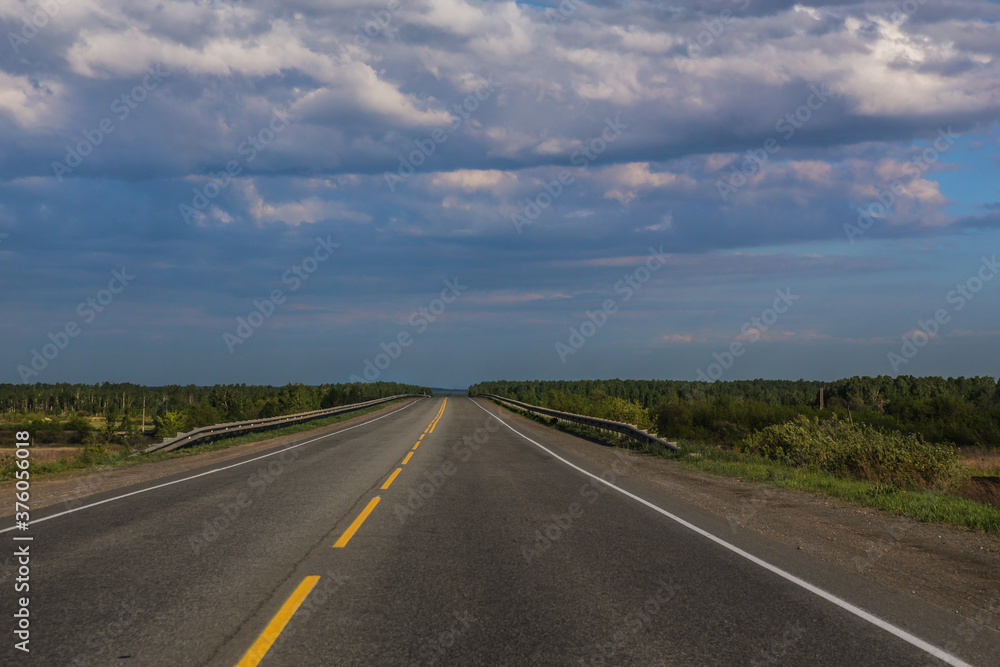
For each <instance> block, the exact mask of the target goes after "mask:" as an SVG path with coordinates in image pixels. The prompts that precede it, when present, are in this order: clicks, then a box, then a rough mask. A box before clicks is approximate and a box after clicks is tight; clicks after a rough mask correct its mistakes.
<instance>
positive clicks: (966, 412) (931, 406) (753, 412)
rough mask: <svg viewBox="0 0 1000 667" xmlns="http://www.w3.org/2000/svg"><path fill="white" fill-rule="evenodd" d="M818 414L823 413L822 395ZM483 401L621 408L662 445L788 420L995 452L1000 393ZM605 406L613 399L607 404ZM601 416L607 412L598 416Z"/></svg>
mask: <svg viewBox="0 0 1000 667" xmlns="http://www.w3.org/2000/svg"><path fill="white" fill-rule="evenodd" d="M821 390H822V395H823V399H822V400H823V408H822V409H821V408H820V391H821ZM477 393H489V394H497V395H500V396H506V397H508V398H513V399H516V400H519V401H524V402H525V403H532V404H534V405H541V406H544V407H549V408H553V409H556V410H564V411H567V412H577V413H582V414H589V415H593V416H596V417H603V418H611V417H610V416H606V414H607V413H609V412H618V413H620V412H621V410H622V407H621V403H620V401H626V402H628V403H631V404H634V405H635V406H636V407H638V408H641V409H642V410H645V412H646V415H647V416H648V418H649V420H650V421H651V422H652V423H654V424H655V425H656V428H657V429H658V432H659V433H660V434H661V435H663V436H666V437H672V438H677V437H679V438H688V439H698V440H702V441H709V442H711V441H717V442H734V441H736V440H741V439H743V438H745V437H746V436H747V435H749V434H750V433H752V432H754V431H756V430H758V429H762V428H766V427H768V426H772V425H775V424H782V423H786V422H788V421H791V420H794V419H795V418H796V417H797V416H799V415H804V416H807V417H816V418H818V419H820V420H823V419H832V418H833V417H834V415H836V416H837V417H838V418H839V419H843V420H848V421H852V422H859V423H862V424H868V425H871V426H877V427H880V428H887V429H891V430H895V431H899V432H900V433H903V434H919V435H921V436H923V437H924V438H925V439H926V440H928V441H929V442H939V443H952V444H956V445H960V446H981V447H997V446H1000V386H998V381H997V380H996V379H994V378H991V377H985V376H983V377H972V378H964V377H959V378H941V377H914V376H909V375H903V376H897V377H890V376H885V375H880V376H878V377H852V378H844V379H841V380H836V381H833V382H820V381H811V380H737V381H731V382H711V383H709V382H699V381H678V380H619V379H613V380H577V381H538V380H533V381H507V380H499V381H492V382H481V383H479V384H476V385H473V386H471V387H470V388H469V394H470V395H473V394H477ZM610 399H618V402H612V401H611V400H610ZM602 413H605V414H602Z"/></svg>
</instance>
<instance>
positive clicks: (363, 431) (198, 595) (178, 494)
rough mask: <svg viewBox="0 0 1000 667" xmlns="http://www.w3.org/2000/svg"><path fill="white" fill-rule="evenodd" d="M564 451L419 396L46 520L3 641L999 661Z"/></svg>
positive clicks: (410, 653)
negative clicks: (24, 605)
mask: <svg viewBox="0 0 1000 667" xmlns="http://www.w3.org/2000/svg"><path fill="white" fill-rule="evenodd" d="M494 415H496V416H494ZM497 417H499V419H498V418H497ZM345 428H346V427H345ZM561 437H565V436H564V435H561ZM556 440H557V438H555V437H553V432H552V431H549V430H548V429H546V428H544V427H542V426H540V425H538V424H535V423H533V422H530V421H528V420H525V419H523V418H520V417H517V416H514V415H511V414H510V413H508V412H506V411H504V410H502V409H500V408H498V407H496V406H494V405H492V404H490V403H488V402H485V401H478V400H472V399H468V398H448V399H447V400H445V399H440V398H433V399H421V400H415V401H410V402H407V403H405V404H400V405H397V406H395V407H394V408H393V409H392V410H390V411H388V413H383V414H381V415H380V416H378V417H377V418H375V419H373V418H371V417H365V418H363V419H362V420H361V421H360V423H357V424H355V425H353V426H351V427H350V428H349V429H348V430H344V429H339V430H335V431H334V432H333V433H332V434H330V435H326V436H323V437H320V438H317V436H316V434H315V432H313V433H303V434H302V435H301V437H300V438H299V440H297V441H296V442H295V443H294V444H293V445H290V446H284V447H282V448H280V449H274V450H267V451H265V452H263V453H261V452H257V453H254V454H253V455H248V456H246V457H243V458H237V459H232V460H229V461H226V462H225V463H222V464H219V463H216V464H214V465H213V466H209V467H206V468H204V469H200V470H195V471H189V472H185V473H183V474H180V475H176V476H174V477H172V478H163V479H159V480H156V481H153V482H148V483H145V484H141V485H137V486H135V487H128V488H124V489H117V490H115V491H111V492H108V493H104V494H100V495H97V496H93V497H90V498H87V499H85V500H84V501H83V502H82V503H80V507H78V508H74V509H73V511H70V512H68V513H67V512H66V509H67V508H65V507H63V506H54V507H50V508H46V509H44V510H39V511H37V512H35V513H34V515H33V517H32V518H33V521H34V523H33V524H32V525H31V526H30V530H29V531H28V534H30V535H31V536H32V537H33V540H32V541H31V542H30V545H31V546H30V549H31V555H32V557H31V574H30V586H31V588H30V597H31V600H30V613H31V618H30V629H31V635H30V645H29V646H30V653H28V654H24V653H22V652H21V651H18V650H16V649H14V648H13V644H14V642H15V641H17V640H16V638H12V634H11V633H10V632H7V633H5V634H6V636H7V637H8V640H7V642H6V645H5V646H4V647H3V652H2V653H0V655H2V656H4V657H3V659H2V660H0V662H2V663H3V664H5V665H6V664H10V665H15V664H25V665H29V664H30V665H35V664H37V665H47V666H48V665H122V666H128V665H136V666H138V665H142V666H146V665H169V666H171V667H174V666H177V665H225V666H230V667H231V666H233V665H246V666H249V665H257V664H260V665H263V666H265V667H267V666H277V665H289V666H292V665H295V666H298V665H324V666H328V665H419V664H423V665H431V664H442V665H443V664H453V665H581V664H585V665H727V666H728V665H752V664H758V665H778V664H788V665H801V664H810V665H845V664H846V665H924V664H926V665H935V664H947V663H951V664H963V662H962V661H965V662H967V663H968V664H977V665H988V664H997V663H998V658H997V656H998V655H1000V640H998V635H997V633H995V632H993V631H992V630H989V629H986V628H976V629H975V631H974V632H970V631H969V629H968V627H967V624H966V626H963V624H962V619H961V618H960V617H958V616H956V615H954V614H951V613H949V612H947V611H945V610H943V609H940V608H937V607H934V606H932V605H929V604H927V603H924V602H921V601H920V600H918V599H917V598H916V597H911V596H909V595H905V594H904V593H901V592H896V591H891V590H887V589H881V588H878V587H875V586H873V585H872V584H870V583H869V582H867V581H865V580H864V579H863V578H861V577H860V576H858V575H856V574H854V573H850V572H844V571H842V570H839V569H836V568H834V567H832V566H829V565H827V564H825V563H823V562H821V561H817V560H815V559H812V558H811V557H809V556H808V555H805V554H804V553H803V552H797V551H795V550H794V549H790V548H788V547H786V546H783V545H778V544H775V543H771V542H769V541H768V540H766V539H765V538H764V537H762V536H759V535H757V534H755V533H751V532H749V531H740V533H739V534H735V533H734V532H733V531H732V530H731V529H730V527H729V525H728V523H727V522H726V520H725V519H723V518H721V517H718V516H715V515H713V514H710V513H707V512H704V511H702V510H700V509H697V508H695V507H693V506H691V505H689V504H687V503H684V502H682V501H679V500H677V499H674V498H671V497H669V496H667V495H666V494H664V493H663V492H661V491H658V490H656V489H654V488H651V487H647V486H644V485H642V484H641V483H639V482H636V481H635V480H633V479H630V478H629V477H628V476H627V474H625V471H622V470H618V471H616V470H613V469H612V470H602V469H600V468H599V467H596V466H595V465H594V464H592V463H590V462H588V461H586V460H583V459H581V458H579V457H577V456H575V455H573V454H571V453H569V452H567V451H565V450H562V449H560V448H559V447H558V445H557V444H555V441H556ZM606 482H607V483H606ZM376 499H377V500H376ZM94 503H99V504H94ZM12 526H13V524H12V520H11V519H9V518H8V519H5V523H4V525H3V526H2V527H3V528H4V529H7V530H5V532H4V533H3V534H2V535H0V538H2V539H4V541H5V542H7V544H8V545H13V544H16V543H15V542H13V541H12V540H13V538H14V537H15V536H17V535H20V534H22V533H21V532H19V531H16V530H10V528H11V527H12ZM9 548H10V549H13V548H14V547H13V546H11V547H9ZM14 599H15V596H14V594H13V593H12V592H11V591H10V589H8V593H7V594H6V595H5V596H4V599H3V604H4V605H5V607H4V612H5V617H6V618H8V619H10V618H11V616H12V614H13V611H14V609H15V607H14V604H15V603H14ZM8 623H10V622H9V621H8ZM11 625H12V624H11ZM963 628H964V629H963ZM970 634H971V636H969V635H970ZM935 651H937V652H938V655H939V657H940V658H942V659H943V660H944V662H942V660H940V659H938V658H935V657H933V656H932V653H933V652H935Z"/></svg>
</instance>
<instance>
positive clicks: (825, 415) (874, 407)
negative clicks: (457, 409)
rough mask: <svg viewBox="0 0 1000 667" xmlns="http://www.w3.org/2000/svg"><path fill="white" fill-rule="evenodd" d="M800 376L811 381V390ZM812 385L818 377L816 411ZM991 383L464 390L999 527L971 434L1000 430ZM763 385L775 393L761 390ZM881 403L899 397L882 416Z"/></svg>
mask: <svg viewBox="0 0 1000 667" xmlns="http://www.w3.org/2000/svg"><path fill="white" fill-rule="evenodd" d="M897 381H900V382H897ZM698 385H700V386H698ZM723 385H733V386H723ZM811 385H815V389H816V390H817V392H816V396H815V397H813V398H809V396H808V391H807V390H808V389H810V386H811ZM890 385H891V386H893V387H894V388H895V389H894V390H893V391H892V392H890V391H888V389H887V388H888V387H889V386H890ZM820 386H825V388H826V391H825V392H824V393H825V394H826V395H825V396H824V399H825V400H824V403H825V406H824V408H823V409H822V410H821V409H820V408H819V405H818V389H819V387H820ZM651 388H652V389H657V390H658V391H652V390H651ZM863 388H867V389H868V396H869V399H872V398H876V399H880V400H879V401H875V402H869V403H868V404H866V403H865V402H864V401H862V400H861V398H860V397H861V396H862V395H863ZM901 388H908V391H909V392H910V393H909V394H905V395H904V394H902V393H901V391H902V389H901ZM991 388H992V393H991V391H990V389H991ZM678 389H679V390H680V393H677V392H678ZM831 389H832V391H830V390H831ZM996 389H997V384H996V382H995V381H993V380H992V379H990V378H973V379H971V380H966V379H964V378H958V379H951V378H949V379H948V380H943V379H941V378H852V379H851V380H841V381H838V382H835V383H827V384H826V385H821V384H820V383H805V382H798V383H792V382H772V381H764V380H758V381H753V382H734V383H720V382H717V383H713V384H708V383H677V382H662V383H661V382H652V381H628V380H612V381H606V382H602V381H594V382H579V383H564V382H528V383H507V382H494V383H482V384H480V385H475V386H473V387H470V388H469V393H470V394H476V393H492V394H497V395H500V396H506V397H508V398H514V399H516V400H520V401H523V402H525V403H532V404H534V405H540V406H543V407H548V408H553V409H557V410H563V411H566V412H576V413H579V414H586V415H591V416H595V417H600V418H604V419H614V420H616V421H624V422H627V423H632V424H635V425H637V426H640V425H641V424H642V423H645V424H652V425H654V426H653V428H652V429H651V430H652V431H654V432H657V433H658V434H659V435H660V436H661V437H663V438H665V439H669V440H677V441H678V444H679V445H680V447H681V451H680V452H677V453H675V452H673V451H671V450H669V449H666V448H663V447H659V446H655V445H648V444H639V443H636V442H635V441H632V440H629V439H626V438H622V437H618V436H614V437H609V436H608V435H607V434H605V433H604V432H602V431H598V430H594V429H587V428H584V427H580V426H577V425H568V424H566V423H565V422H558V423H556V422H555V420H552V419H549V418H543V417H539V416H531V415H529V416H531V417H532V418H533V419H536V420H537V421H541V422H543V423H546V424H549V425H550V426H555V427H557V428H560V429H562V430H565V431H569V432H573V433H576V434H577V435H582V436H584V437H588V438H590V439H592V440H596V441H600V442H605V443H607V444H611V445H614V446H617V447H623V448H628V449H634V450H639V451H644V452H646V453H649V454H653V455H656V456H662V457H664V458H670V459H676V460H678V461H680V462H681V464H682V465H684V466H685V467H687V468H689V469H693V470H701V471H705V472H710V473H715V474H722V475H730V476H735V477H739V478H741V479H745V480H747V481H752V482H762V483H768V484H772V485H775V486H779V487H784V488H794V489H800V490H804V491H812V492H818V493H824V494H827V495H832V496H835V497H838V498H841V499H844V500H848V501H851V502H856V503H859V504H862V505H866V506H869V507H875V508H878V509H881V510H885V511H888V512H892V513H895V514H900V515H905V516H909V517H912V518H914V519H917V520H921V521H941V522H946V523H952V524H957V525H961V526H967V527H969V528H973V529H977V530H984V531H989V532H1000V453H998V451H997V444H996V441H993V440H989V439H986V440H980V436H984V437H986V438H992V437H993V435H992V434H1000V429H997V426H998V422H1000V411H998V409H997V400H998V392H997V391H996ZM616 390H617V391H618V393H617V394H609V393H608V392H609V391H616ZM573 391H586V393H572V392H573ZM644 392H645V393H644ZM827 392H829V393H827ZM831 394H832V395H831ZM928 394H929V395H928ZM768 395H769V396H770V397H771V400H774V401H776V402H775V403H774V404H770V403H765V402H764V401H763V400H760V397H762V396H768ZM637 396H639V397H644V398H645V400H647V401H649V404H648V405H647V404H644V403H643V402H642V399H641V398H636V397H637ZM889 396H891V397H892V398H891V402H890V399H889V398H888V397H889ZM848 397H852V398H848ZM831 399H832V406H831V403H830V402H829V400H831ZM796 401H797V402H796ZM623 403H624V404H625V405H623ZM812 403H815V405H814V404H812ZM892 404H896V405H899V406H902V407H900V408H898V409H897V411H896V413H895V414H892V415H888V414H887V412H888V406H889V405H892ZM943 406H949V407H948V408H947V410H945V409H944V407H943ZM505 407H506V406H505ZM904 408H905V409H904ZM508 409H509V408H508ZM973 412H975V413H977V414H979V415H980V417H979V418H978V419H975V420H970V421H971V422H972V425H971V427H970V425H969V424H965V423H963V422H962V420H963V419H964V418H965V416H966V415H970V414H972V413H973ZM944 414H949V415H952V416H951V417H948V418H945V417H944V416H943V415H944ZM629 417H631V418H629ZM641 427H642V428H647V426H641ZM948 433H952V434H954V433H959V434H964V436H963V442H964V443H965V446H964V447H961V448H960V447H957V446H956V444H955V442H954V441H949V440H947V439H945V437H944V435H945V434H948ZM970 434H972V435H970Z"/></svg>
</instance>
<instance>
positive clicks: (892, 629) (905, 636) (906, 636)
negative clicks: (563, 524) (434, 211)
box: [473, 401, 972, 667]
mask: <svg viewBox="0 0 1000 667" xmlns="http://www.w3.org/2000/svg"><path fill="white" fill-rule="evenodd" d="M473 403H475V404H476V406H477V407H478V408H479V409H480V410H482V411H483V412H486V413H487V414H490V415H493V417H494V418H496V420H497V421H498V422H500V423H501V424H503V425H504V426H506V427H507V428H509V429H510V430H511V431H514V433H516V434H517V435H519V436H521V437H522V438H524V439H525V440H527V441H528V442H530V443H531V444H533V445H535V446H536V447H538V448H539V449H541V450H542V451H544V452H547V453H548V454H549V455H551V456H552V457H554V458H556V459H559V460H560V461H562V462H563V463H565V464H566V465H568V466H569V467H571V468H574V469H575V470H578V471H580V472H582V473H583V474H584V475H586V476H587V477H590V478H591V479H594V480H596V481H598V482H600V483H601V484H604V485H605V486H609V487H611V488H612V489H614V490H615V491H618V492H619V493H621V494H622V495H625V496H628V497H629V498H631V499H633V500H635V501H638V502H640V503H642V504H643V505H645V506H646V507H649V508H650V509H653V510H655V511H657V512H659V513H660V514H662V515H663V516H665V517H667V518H669V519H672V520H673V521H676V522H677V523H679V524H680V525H682V526H684V527H685V528H689V529H690V530H693V531H694V532H696V533H698V534H699V535H701V536H703V537H706V538H708V539H710V540H712V541H713V542H715V543H716V544H718V545H720V546H723V547H725V548H726V549H729V550H730V551H732V552H733V553H735V554H737V555H739V556H742V557H743V558H746V559H747V560H749V561H750V562H752V563H755V564H757V565H759V566H761V567H762V568H764V569H765V570H769V571H771V572H773V573H775V574H776V575H778V576H779V577H782V578H783V579H786V580H788V581H790V582H792V583H793V584H795V585H797V586H800V587H802V588H804V589H805V590H807V591H809V592H810V593H813V594H815V595H818V596H819V597H821V598H823V599H824V600H826V601H828V602H832V603H833V604H835V605H837V606H838V607H840V608H841V609H844V610H846V611H849V612H850V613H852V614H854V615H855V616H858V617H859V618H862V619H864V620H866V621H868V622H869V623H871V624H872V625H874V626H877V627H879V628H881V629H883V630H885V631H886V632H888V633H890V634H893V635H895V636H897V637H899V638H900V639H902V640H903V641H905V642H907V643H909V644H912V645H913V646H916V647H917V648H919V649H921V650H923V651H926V652H927V653H929V654H931V655H932V656H934V657H935V658H938V659H939V660H942V661H944V662H946V663H947V664H949V665H954V666H955V667H972V665H970V664H969V663H967V662H965V661H963V660H961V659H960V658H957V657H956V656H953V655H951V654H950V653H947V652H945V651H943V650H942V649H939V648H938V647H936V646H934V645H933V644H929V643H927V642H925V641H924V640H923V639H920V638H919V637H917V636H915V635H912V634H910V633H909V632H907V631H906V630H903V629H902V628H898V627H896V626H895V625H893V624H891V623H889V622H888V621H884V620H882V619H881V618H879V617H878V616H875V615H873V614H870V613H868V612H867V611H865V610H864V609H861V608H860V607H856V606H854V605H853V604H851V603H850V602H848V601H847V600H843V599H841V598H839V597H837V596H836V595H834V594H833V593H828V592H827V591H824V590H823V589H822V588H819V587H817V586H814V585H812V584H810V583H809V582H808V581H805V580H804V579H799V578H798V577H796V576H795V575H794V574H791V573H790V572H786V571H785V570H782V569H781V568H780V567H777V566H775V565H771V564H770V563H768V562H767V561H764V560H761V559H760V558H758V557H757V556H754V555H753V554H751V553H749V552H746V551H744V550H743V549H740V548H739V547H737V546H735V545H733V544H730V543H729V542H726V541H725V540H723V539H722V538H719V537H716V536H715V535H713V534H712V533H710V532H708V531H706V530H703V529H701V528H699V527H698V526H696V525H694V524H692V523H689V522H687V521H685V520H684V519H682V518H680V517H679V516H676V515H674V514H671V513H670V512H668V511H666V510H665V509H662V508H660V507H657V506H656V505H654V504H653V503H651V502H649V501H648V500H645V499H643V498H640V497H639V496H637V495H635V494H633V493H629V492H628V491H626V490H625V489H622V488H621V487H618V486H615V485H614V484H612V483H611V482H609V481H607V480H606V479H603V478H601V477H598V476H597V475H595V474H593V473H590V472H587V471H586V470H584V469H583V468H581V467H580V466H578V465H576V464H574V463H571V462H569V461H567V460H566V459H564V458H563V457H561V456H559V455H558V454H556V453H555V452H553V451H552V450H550V449H548V448H547V447H545V446H544V445H541V444H539V443H537V442H535V441H534V440H532V439H531V438H529V437H528V436H526V435H524V434H523V433H521V432H520V431H518V430H516V429H515V428H514V427H513V426H511V425H510V424H508V423H507V422H505V421H504V420H502V419H500V417H498V416H497V415H496V414H494V413H492V412H490V411H489V410H487V409H486V408H484V407H483V406H482V405H480V404H479V401H473Z"/></svg>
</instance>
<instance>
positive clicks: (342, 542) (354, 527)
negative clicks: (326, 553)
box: [333, 496, 380, 549]
mask: <svg viewBox="0 0 1000 667" xmlns="http://www.w3.org/2000/svg"><path fill="white" fill-rule="evenodd" d="M379 500H380V498H379V497H378V496H375V497H374V498H372V499H371V500H370V501H369V502H368V506H367V507H365V508H364V509H363V510H362V511H361V514H359V515H358V518H357V519H355V520H354V523H352V524H351V525H350V526H348V528H347V530H345V531H344V534H343V535H341V536H340V539H339V540H337V543H336V544H334V545H333V548H334V549H341V548H343V547H346V546H347V543H348V542H350V541H351V538H352V537H354V533H356V532H358V528H360V527H361V524H363V523H364V522H365V519H367V518H368V515H369V514H371V513H372V510H374V509H375V506H376V505H378V501H379Z"/></svg>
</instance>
